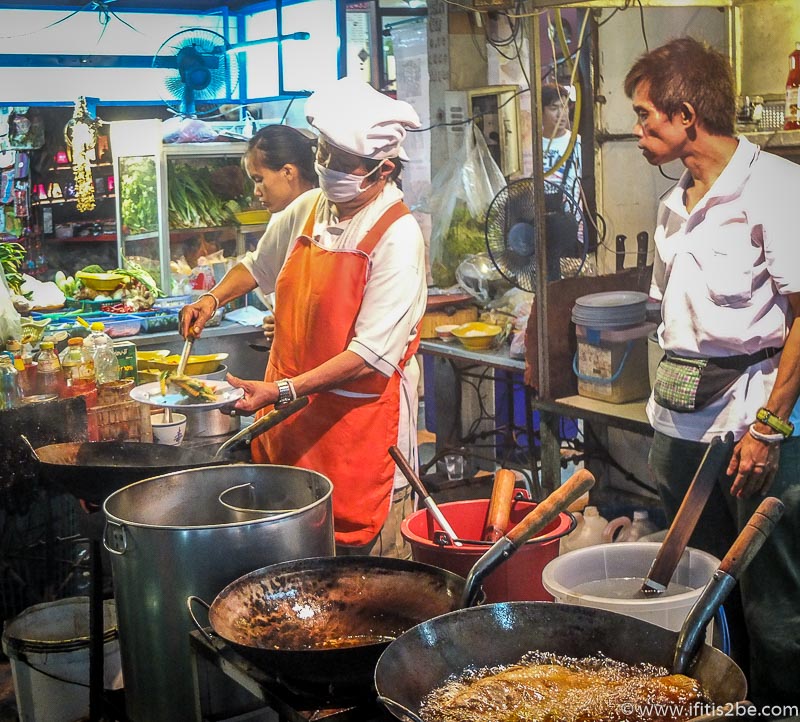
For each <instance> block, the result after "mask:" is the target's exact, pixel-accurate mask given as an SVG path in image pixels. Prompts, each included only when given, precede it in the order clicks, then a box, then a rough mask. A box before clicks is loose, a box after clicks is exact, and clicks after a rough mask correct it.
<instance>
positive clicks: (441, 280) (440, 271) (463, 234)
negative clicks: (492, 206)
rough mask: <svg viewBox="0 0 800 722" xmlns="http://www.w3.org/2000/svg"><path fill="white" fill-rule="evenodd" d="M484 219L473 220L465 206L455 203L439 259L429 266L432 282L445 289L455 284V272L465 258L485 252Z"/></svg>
mask: <svg viewBox="0 0 800 722" xmlns="http://www.w3.org/2000/svg"><path fill="white" fill-rule="evenodd" d="M483 226H484V219H483V218H479V219H476V218H473V216H472V214H471V213H470V212H469V209H468V208H467V206H466V204H464V203H462V202H461V201H459V202H457V203H456V206H455V208H454V209H453V216H452V218H451V219H450V226H449V228H448V229H447V234H446V235H445V237H444V241H443V243H442V253H441V258H440V259H439V260H438V261H434V263H432V264H431V274H432V275H433V282H434V283H435V284H436V285H437V286H439V287H441V288H446V287H448V286H452V285H453V284H454V283H455V280H456V279H455V270H456V268H458V264H459V263H461V261H463V260H464V258H465V257H466V256H469V255H473V254H476V253H482V252H483V251H485V250H486V235H485V233H484V228H483Z"/></svg>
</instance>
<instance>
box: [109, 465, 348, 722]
mask: <svg viewBox="0 0 800 722" xmlns="http://www.w3.org/2000/svg"><path fill="white" fill-rule="evenodd" d="M237 484H250V485H252V486H253V487H254V488H257V489H258V490H259V497H260V498H261V499H265V498H268V497H269V496H270V495H274V498H275V499H276V500H279V504H280V506H276V505H275V504H271V505H270V508H280V509H284V510H291V511H287V512H285V513H282V514H279V515H277V516H276V515H274V514H269V513H267V514H253V515H251V516H250V518H242V516H241V515H240V514H239V513H237V512H233V511H232V510H231V509H229V508H228V507H226V506H224V505H223V504H221V503H220V502H219V496H220V494H222V493H223V492H224V491H225V490H227V489H229V488H231V487H233V486H236V485H237ZM332 491H333V485H332V484H331V482H330V481H329V480H328V479H327V478H326V477H324V476H322V475H321V474H318V473H316V472H313V471H308V470H305V469H298V468H295V467H289V466H269V465H255V464H242V465H234V466H218V467H204V468H199V469H191V470H187V471H180V472H177V473H173V474H166V475H164V476H157V477H154V478H151V479H145V480H143V481H139V482H137V483H134V484H131V485H129V486H126V487H124V488H122V489H120V490H118V491H116V492H114V493H113V494H111V495H110V496H109V497H108V498H107V499H106V501H105V503H104V504H103V511H104V512H105V516H106V530H105V537H104V545H105V547H106V549H108V551H109V552H111V571H112V575H113V579H114V593H115V597H116V601H117V613H118V619H119V633H120V651H121V654H122V668H123V674H124V677H125V691H126V708H127V714H128V718H129V719H130V720H131V721H132V722H174V721H175V720H195V719H200V710H199V709H198V701H197V700H198V695H197V690H196V682H195V675H194V674H193V668H192V659H191V651H190V647H189V632H190V631H191V629H192V624H191V620H190V618H189V616H188V614H187V612H186V598H187V597H188V596H191V595H197V596H201V597H206V598H209V597H213V596H214V595H215V594H216V593H217V592H218V591H219V590H220V589H222V588H223V587H225V586H226V585H227V584H229V583H230V582H232V581H233V580H235V579H237V578H239V577H240V576H242V575H244V574H247V573H248V572H251V571H253V570H254V569H258V568H261V567H264V566H267V565H270V564H274V563H278V562H282V561H288V560H294V559H304V558H308V557H319V556H326V555H331V554H333V551H334V542H333V508H332V500H331V499H332V496H331V495H332Z"/></svg>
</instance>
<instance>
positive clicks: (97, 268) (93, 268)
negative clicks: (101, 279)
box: [80, 263, 105, 273]
mask: <svg viewBox="0 0 800 722" xmlns="http://www.w3.org/2000/svg"><path fill="white" fill-rule="evenodd" d="M80 272H81V273H105V271H104V270H103V267H102V266H98V265H97V264H96V263H93V264H91V265H89V266H84V267H83V268H81V271H80Z"/></svg>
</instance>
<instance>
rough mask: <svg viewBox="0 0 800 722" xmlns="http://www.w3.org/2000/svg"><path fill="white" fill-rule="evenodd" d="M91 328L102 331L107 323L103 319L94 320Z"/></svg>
mask: <svg viewBox="0 0 800 722" xmlns="http://www.w3.org/2000/svg"><path fill="white" fill-rule="evenodd" d="M89 328H90V329H91V330H92V331H102V330H103V329H104V328H105V324H104V323H103V322H102V321H92V325H91V326H89Z"/></svg>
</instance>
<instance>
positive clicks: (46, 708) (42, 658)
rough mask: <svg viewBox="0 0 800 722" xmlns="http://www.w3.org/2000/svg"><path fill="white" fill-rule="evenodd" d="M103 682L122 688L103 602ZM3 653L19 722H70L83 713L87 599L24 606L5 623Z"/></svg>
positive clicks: (113, 627) (110, 611)
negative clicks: (12, 688) (10, 679)
mask: <svg viewBox="0 0 800 722" xmlns="http://www.w3.org/2000/svg"><path fill="white" fill-rule="evenodd" d="M104 618H105V619H104V625H103V626H104V635H103V654H104V666H103V670H104V676H105V679H104V682H105V687H106V688H107V689H117V688H119V687H121V686H122V673H121V666H122V664H121V660H120V654H119V639H118V634H117V614H116V606H115V605H114V601H113V600H107V601H106V602H104ZM3 652H5V653H6V654H7V655H8V657H9V659H10V660H11V674H12V677H13V679H14V693H15V695H16V701H17V712H18V713H19V719H20V721H21V722H73V721H74V720H77V719H81V718H84V717H86V716H87V715H88V714H89V686H88V685H89V598H88V597H70V598H67V599H59V600H57V601H55V602H46V603H44V604H36V605H34V606H32V607H28V609H26V610H25V611H24V612H22V613H21V614H19V615H18V616H16V617H14V619H11V620H9V621H7V622H6V624H5V628H4V630H3Z"/></svg>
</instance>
